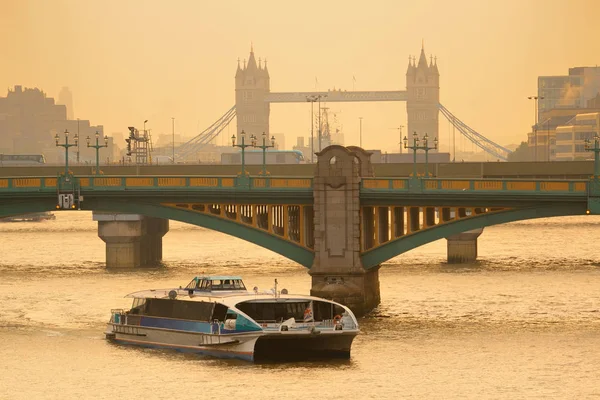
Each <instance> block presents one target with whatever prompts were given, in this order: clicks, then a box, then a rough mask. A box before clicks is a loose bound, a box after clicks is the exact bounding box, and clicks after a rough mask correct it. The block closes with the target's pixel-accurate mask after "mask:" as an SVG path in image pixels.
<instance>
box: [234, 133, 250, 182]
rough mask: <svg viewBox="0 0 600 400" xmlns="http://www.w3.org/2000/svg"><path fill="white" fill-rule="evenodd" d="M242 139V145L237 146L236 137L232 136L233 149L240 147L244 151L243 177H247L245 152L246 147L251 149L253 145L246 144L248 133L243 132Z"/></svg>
mask: <svg viewBox="0 0 600 400" xmlns="http://www.w3.org/2000/svg"><path fill="white" fill-rule="evenodd" d="M240 137H241V139H242V140H241V143H238V144H235V135H231V145H232V146H233V147H239V148H240V149H242V176H244V177H245V176H246V158H245V152H246V147H251V146H252V144H246V132H244V131H243V130H242V132H241V133H240Z"/></svg>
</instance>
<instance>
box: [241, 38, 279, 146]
mask: <svg viewBox="0 0 600 400" xmlns="http://www.w3.org/2000/svg"><path fill="white" fill-rule="evenodd" d="M270 91H271V85H270V78H269V70H268V69H267V60H265V62H264V66H263V63H262V62H261V60H260V59H259V61H258V64H257V63H256V58H255V57H254V48H253V47H252V46H251V47H250V57H249V58H248V63H247V64H246V60H244V64H243V66H242V67H241V66H240V61H239V59H238V66H237V71H236V73H235V109H236V116H237V133H240V132H241V131H242V130H243V131H244V132H246V133H247V134H248V135H251V134H254V135H256V136H260V135H262V133H263V132H264V133H266V134H267V137H269V136H270V132H269V114H270V110H271V109H270V104H269V102H266V101H265V98H266V96H267V95H268V94H269V93H270Z"/></svg>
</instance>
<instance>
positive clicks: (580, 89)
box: [537, 67, 600, 124]
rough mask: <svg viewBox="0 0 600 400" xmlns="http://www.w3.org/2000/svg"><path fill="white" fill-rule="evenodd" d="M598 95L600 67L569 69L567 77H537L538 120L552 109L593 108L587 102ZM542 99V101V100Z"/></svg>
mask: <svg viewBox="0 0 600 400" xmlns="http://www.w3.org/2000/svg"><path fill="white" fill-rule="evenodd" d="M598 93H600V67H575V68H569V74H568V75H562V76H540V77H538V97H540V99H539V100H538V120H537V123H538V124H541V122H542V121H543V120H545V119H547V118H548V116H547V115H546V113H548V112H549V111H551V110H554V109H583V108H587V107H593V106H592V105H588V102H589V101H590V100H592V99H594V98H595V97H596V96H598ZM542 97H543V99H542Z"/></svg>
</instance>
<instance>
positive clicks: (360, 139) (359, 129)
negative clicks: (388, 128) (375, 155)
mask: <svg viewBox="0 0 600 400" xmlns="http://www.w3.org/2000/svg"><path fill="white" fill-rule="evenodd" d="M362 119H363V117H358V121H359V128H358V142H359V147H360V148H361V149H362Z"/></svg>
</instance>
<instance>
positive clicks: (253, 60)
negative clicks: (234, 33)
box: [248, 44, 258, 69]
mask: <svg viewBox="0 0 600 400" xmlns="http://www.w3.org/2000/svg"><path fill="white" fill-rule="evenodd" d="M257 68H258V66H257V65H256V58H254V45H253V44H250V58H248V69H257Z"/></svg>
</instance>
